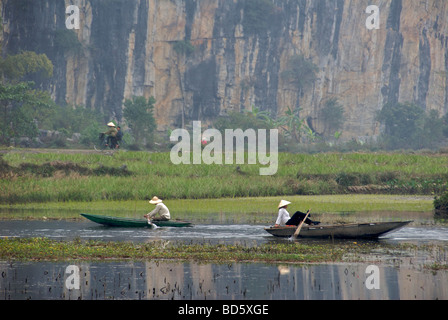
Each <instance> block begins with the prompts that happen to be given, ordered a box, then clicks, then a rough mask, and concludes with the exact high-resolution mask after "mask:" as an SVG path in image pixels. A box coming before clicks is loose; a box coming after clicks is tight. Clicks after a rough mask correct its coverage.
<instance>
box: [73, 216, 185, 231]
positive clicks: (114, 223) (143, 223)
mask: <svg viewBox="0 0 448 320" xmlns="http://www.w3.org/2000/svg"><path fill="white" fill-rule="evenodd" d="M81 216H83V217H84V218H87V219H89V220H91V221H93V222H96V223H99V224H102V225H105V226H108V227H121V228H153V227H154V226H153V225H151V224H149V223H148V220H146V219H143V218H142V219H133V218H121V217H109V216H100V215H94V214H87V213H81ZM152 223H153V224H155V225H156V226H157V227H174V228H182V227H191V226H192V224H191V223H190V222H185V221H177V220H169V221H152Z"/></svg>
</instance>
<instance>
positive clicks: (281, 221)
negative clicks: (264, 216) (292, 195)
mask: <svg viewBox="0 0 448 320" xmlns="http://www.w3.org/2000/svg"><path fill="white" fill-rule="evenodd" d="M289 204H291V202H289V201H286V200H282V201H280V204H279V205H278V209H279V210H278V217H277V221H275V227H280V226H298V225H299V224H300V223H301V222H302V220H303V219H305V217H306V213H303V212H300V211H297V212H296V213H295V214H294V215H293V216H292V218H290V215H289V212H288V211H287V210H286V209H287V208H288V205H289ZM305 223H306V224H309V225H316V224H319V223H320V222H319V221H313V220H311V219H310V218H309V216H308V218H306V220H305Z"/></svg>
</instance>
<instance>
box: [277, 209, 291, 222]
mask: <svg viewBox="0 0 448 320" xmlns="http://www.w3.org/2000/svg"><path fill="white" fill-rule="evenodd" d="M289 219H291V217H290V216H289V212H288V211H286V209H285V208H280V210H278V217H277V221H276V222H275V224H276V225H279V226H284V225H286V222H288V220H289Z"/></svg>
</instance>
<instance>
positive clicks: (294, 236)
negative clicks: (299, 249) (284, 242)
mask: <svg viewBox="0 0 448 320" xmlns="http://www.w3.org/2000/svg"><path fill="white" fill-rule="evenodd" d="M310 212H311V209H310V210H308V212H307V213H306V216H305V218H304V219H303V220H302V222H301V223H300V224H299V226H298V227H297V229H296V232H294V235H293V238H294V239H297V237H298V236H299V233H300V230H302V227H303V224H304V223H305V220H306V219H307V218H308V216H309V215H310Z"/></svg>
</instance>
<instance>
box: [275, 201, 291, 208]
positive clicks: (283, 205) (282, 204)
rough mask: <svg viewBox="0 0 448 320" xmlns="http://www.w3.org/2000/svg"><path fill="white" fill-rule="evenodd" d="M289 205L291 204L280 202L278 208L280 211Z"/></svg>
mask: <svg viewBox="0 0 448 320" xmlns="http://www.w3.org/2000/svg"><path fill="white" fill-rule="evenodd" d="M290 204H291V202H289V201H282V202H280V204H279V205H278V208H279V209H280V208H283V207H285V206H287V205H290Z"/></svg>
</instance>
